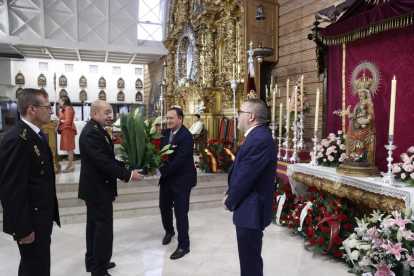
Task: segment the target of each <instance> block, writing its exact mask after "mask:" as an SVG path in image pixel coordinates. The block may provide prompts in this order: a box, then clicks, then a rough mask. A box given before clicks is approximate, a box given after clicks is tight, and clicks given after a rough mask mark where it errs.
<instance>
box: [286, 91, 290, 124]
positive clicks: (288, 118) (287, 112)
mask: <svg viewBox="0 0 414 276" xmlns="http://www.w3.org/2000/svg"><path fill="white" fill-rule="evenodd" d="M286 115H287V123H286V129H287V132H289V126H290V99H288V101H287V107H286Z"/></svg>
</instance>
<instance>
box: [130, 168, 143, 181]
mask: <svg viewBox="0 0 414 276" xmlns="http://www.w3.org/2000/svg"><path fill="white" fill-rule="evenodd" d="M141 171H142V170H133V171H132V178H131V180H133V181H141V180H142V179H144V177H145V175H143V174H140V173H139V172H141Z"/></svg>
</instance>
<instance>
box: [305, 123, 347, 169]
mask: <svg viewBox="0 0 414 276" xmlns="http://www.w3.org/2000/svg"><path fill="white" fill-rule="evenodd" d="M316 151H317V154H316V159H317V160H318V164H319V165H321V166H325V167H339V165H340V163H342V162H343V161H344V160H346V159H347V158H348V156H347V155H346V146H345V135H343V134H342V131H340V130H339V131H338V136H336V135H335V134H334V133H330V134H329V136H328V138H326V139H323V140H322V141H321V143H320V144H318V145H316ZM310 154H311V156H312V155H313V152H311V153H310Z"/></svg>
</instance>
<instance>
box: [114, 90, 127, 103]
mask: <svg viewBox="0 0 414 276" xmlns="http://www.w3.org/2000/svg"><path fill="white" fill-rule="evenodd" d="M116 99H117V101H120V102H123V101H125V94H124V92H122V91H119V92H118V95H117V96H116Z"/></svg>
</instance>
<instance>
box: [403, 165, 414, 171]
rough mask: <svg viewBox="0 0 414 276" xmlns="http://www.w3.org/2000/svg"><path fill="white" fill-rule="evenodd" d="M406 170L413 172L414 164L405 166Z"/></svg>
mask: <svg viewBox="0 0 414 276" xmlns="http://www.w3.org/2000/svg"><path fill="white" fill-rule="evenodd" d="M405 170H406V172H412V171H414V166H413V165H407V166H405Z"/></svg>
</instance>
